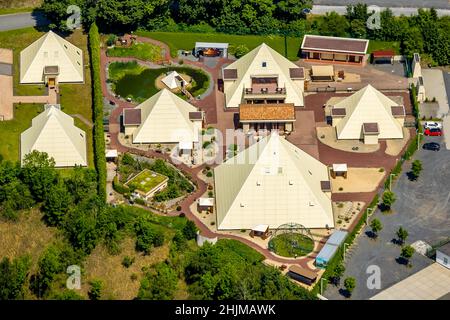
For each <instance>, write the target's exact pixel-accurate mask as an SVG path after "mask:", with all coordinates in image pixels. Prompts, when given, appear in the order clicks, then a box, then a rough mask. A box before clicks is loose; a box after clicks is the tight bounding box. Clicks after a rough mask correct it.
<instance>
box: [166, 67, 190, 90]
mask: <svg viewBox="0 0 450 320" xmlns="http://www.w3.org/2000/svg"><path fill="white" fill-rule="evenodd" d="M161 81H162V83H164V84H165V85H166V86H167V88H169V89H171V90H173V89H176V88H181V87H184V86H185V85H186V84H187V82H186V80H184V79H183V78H182V77H181V76H180V74H179V73H178V72H176V71H171V72H169V73H168V74H167V75H166V76H165V77H164V78H162V79H161Z"/></svg>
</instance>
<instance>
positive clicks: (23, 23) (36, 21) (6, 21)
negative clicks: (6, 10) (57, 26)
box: [0, 12, 48, 31]
mask: <svg viewBox="0 0 450 320" xmlns="http://www.w3.org/2000/svg"><path fill="white" fill-rule="evenodd" d="M47 24H48V21H47V19H46V18H45V16H44V15H43V14H42V13H39V12H38V13H31V12H27V13H18V14H6V15H0V31H7V30H15V29H22V28H26V27H34V26H42V25H47Z"/></svg>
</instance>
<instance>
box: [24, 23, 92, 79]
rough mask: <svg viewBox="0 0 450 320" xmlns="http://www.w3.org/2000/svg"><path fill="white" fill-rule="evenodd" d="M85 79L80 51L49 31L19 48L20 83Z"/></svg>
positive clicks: (81, 52)
mask: <svg viewBox="0 0 450 320" xmlns="http://www.w3.org/2000/svg"><path fill="white" fill-rule="evenodd" d="M49 79H54V81H55V82H73V83H77V82H80V83H81V82H84V68H83V51H82V50H81V49H79V48H77V47H76V46H74V45H73V44H71V43H70V42H69V41H67V40H65V39H63V38H61V37H60V36H58V35H57V34H56V33H54V32H52V31H49V32H48V33H46V34H45V35H43V36H42V37H41V38H39V39H38V40H36V41H35V42H33V43H32V44H31V45H29V46H28V47H26V48H25V49H24V50H22V51H21V52H20V83H47V82H48V81H49Z"/></svg>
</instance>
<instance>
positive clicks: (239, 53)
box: [234, 44, 249, 59]
mask: <svg viewBox="0 0 450 320" xmlns="http://www.w3.org/2000/svg"><path fill="white" fill-rule="evenodd" d="M248 52H249V50H248V48H247V46H246V45H245V44H240V45H238V46H237V47H236V49H235V50H234V56H235V57H236V58H237V59H239V58H241V57H243V56H245V55H246V54H247V53H248Z"/></svg>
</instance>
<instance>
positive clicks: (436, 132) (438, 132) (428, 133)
mask: <svg viewBox="0 0 450 320" xmlns="http://www.w3.org/2000/svg"><path fill="white" fill-rule="evenodd" d="M424 133H425V135H426V136H442V131H441V129H437V128H433V129H426V130H425V132H424Z"/></svg>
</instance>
